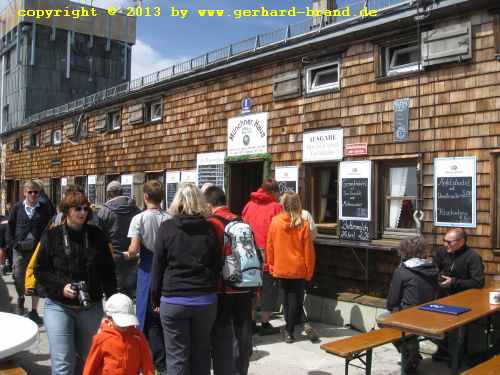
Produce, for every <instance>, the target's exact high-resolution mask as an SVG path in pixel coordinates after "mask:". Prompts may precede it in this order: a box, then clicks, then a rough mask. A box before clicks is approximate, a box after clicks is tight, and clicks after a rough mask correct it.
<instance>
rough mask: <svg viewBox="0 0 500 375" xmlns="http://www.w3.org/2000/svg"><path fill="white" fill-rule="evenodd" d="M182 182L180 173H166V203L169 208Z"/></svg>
mask: <svg viewBox="0 0 500 375" xmlns="http://www.w3.org/2000/svg"><path fill="white" fill-rule="evenodd" d="M180 181H181V172H180V171H173V172H165V202H166V207H167V208H168V207H170V204H171V203H172V201H173V200H174V197H175V193H177V187H178V186H179V182H180Z"/></svg>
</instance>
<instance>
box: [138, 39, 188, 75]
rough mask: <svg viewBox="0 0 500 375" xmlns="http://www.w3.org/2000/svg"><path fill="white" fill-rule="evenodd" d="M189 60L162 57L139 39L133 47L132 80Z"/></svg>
mask: <svg viewBox="0 0 500 375" xmlns="http://www.w3.org/2000/svg"><path fill="white" fill-rule="evenodd" d="M186 60H188V58H186V57H179V58H168V57H165V56H162V55H161V54H160V53H158V52H157V51H156V50H155V49H154V48H153V47H151V46H150V45H149V44H147V43H145V42H143V41H142V40H140V39H137V41H136V43H135V45H134V46H133V47H132V79H134V78H138V77H141V76H144V75H147V74H149V73H153V72H157V71H159V70H162V69H165V68H168V67H169V66H172V65H173V64H177V63H179V62H183V61H186Z"/></svg>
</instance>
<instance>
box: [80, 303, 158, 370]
mask: <svg viewBox="0 0 500 375" xmlns="http://www.w3.org/2000/svg"><path fill="white" fill-rule="evenodd" d="M104 312H105V314H106V318H105V319H104V320H103V322H102V324H101V328H100V330H99V332H98V333H97V334H96V335H95V336H94V339H93V341H92V347H91V348H90V353H89V355H88V357H87V362H86V363H85V368H84V370H83V375H100V374H106V375H129V374H138V373H139V371H141V373H142V374H143V375H154V370H153V359H152V357H151V352H150V350H149V346H148V343H147V341H146V338H145V337H144V335H143V334H142V332H141V331H139V330H138V329H137V328H135V326H137V325H138V324H139V322H138V321H137V318H136V316H135V313H134V306H133V304H132V300H131V299H130V298H129V297H127V296H126V295H125V294H121V293H117V294H114V295H112V296H111V297H110V298H109V299H108V300H107V301H106V304H105V307H104Z"/></svg>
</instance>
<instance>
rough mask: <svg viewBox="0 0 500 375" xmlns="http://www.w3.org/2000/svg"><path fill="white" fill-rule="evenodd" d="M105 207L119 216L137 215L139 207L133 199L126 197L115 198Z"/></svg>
mask: <svg viewBox="0 0 500 375" xmlns="http://www.w3.org/2000/svg"><path fill="white" fill-rule="evenodd" d="M104 206H106V207H108V208H109V209H110V210H111V211H113V212H115V213H116V214H118V215H131V214H135V213H137V210H138V208H137V205H136V204H135V201H134V200H133V199H132V198H129V197H127V196H125V195H120V196H118V197H114V198H112V199H110V200H109V201H107V202H106V203H105V204H104Z"/></svg>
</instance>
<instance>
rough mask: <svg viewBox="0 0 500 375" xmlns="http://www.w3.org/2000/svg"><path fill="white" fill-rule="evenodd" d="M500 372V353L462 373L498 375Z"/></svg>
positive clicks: (465, 374)
mask: <svg viewBox="0 0 500 375" xmlns="http://www.w3.org/2000/svg"><path fill="white" fill-rule="evenodd" d="M498 374H500V355H497V356H496V357H493V358H490V359H488V360H487V361H486V362H483V363H481V364H479V365H477V366H475V367H473V368H471V369H469V370H467V371H465V372H463V373H462V375H498Z"/></svg>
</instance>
